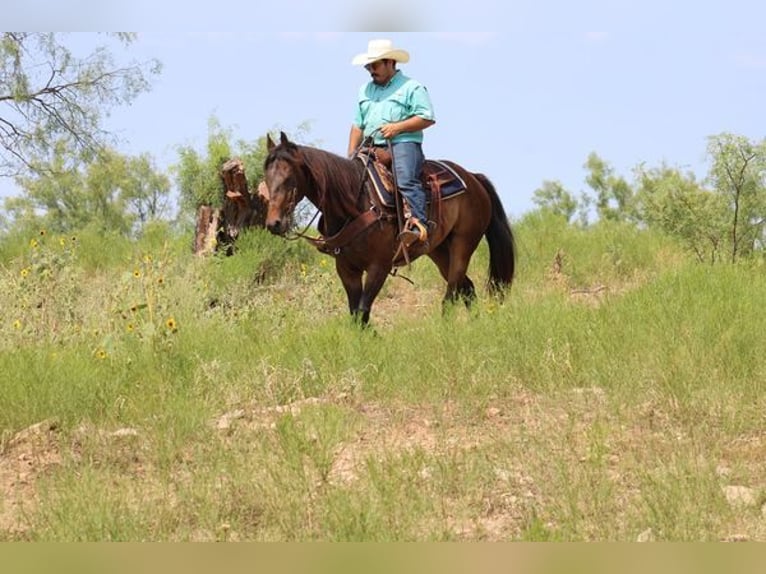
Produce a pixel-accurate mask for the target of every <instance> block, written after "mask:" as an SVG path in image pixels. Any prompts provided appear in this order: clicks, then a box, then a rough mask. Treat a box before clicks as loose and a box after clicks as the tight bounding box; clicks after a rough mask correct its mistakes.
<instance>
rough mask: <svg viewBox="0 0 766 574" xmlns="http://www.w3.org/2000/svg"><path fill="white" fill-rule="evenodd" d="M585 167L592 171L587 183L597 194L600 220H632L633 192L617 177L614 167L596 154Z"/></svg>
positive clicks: (591, 156) (622, 179) (596, 202)
mask: <svg viewBox="0 0 766 574" xmlns="http://www.w3.org/2000/svg"><path fill="white" fill-rule="evenodd" d="M583 167H585V168H586V169H587V170H589V171H590V173H589V174H588V176H587V177H586V178H585V181H586V183H587V184H588V185H589V186H590V188H591V189H592V190H593V191H595V192H596V199H595V205H596V212H597V213H598V216H599V218H601V219H605V220H612V221H626V220H628V219H630V218H631V213H630V209H631V200H632V198H633V190H632V188H631V187H630V185H629V184H628V182H626V181H625V179H624V178H622V177H619V176H617V175H615V174H614V169H613V168H612V166H611V165H609V163H608V162H606V161H604V160H603V159H601V158H600V157H599V156H598V155H597V154H596V153H595V152H591V153H590V155H588V159H587V161H586V162H585V165H584V166H583Z"/></svg>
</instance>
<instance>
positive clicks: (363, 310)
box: [357, 262, 391, 325]
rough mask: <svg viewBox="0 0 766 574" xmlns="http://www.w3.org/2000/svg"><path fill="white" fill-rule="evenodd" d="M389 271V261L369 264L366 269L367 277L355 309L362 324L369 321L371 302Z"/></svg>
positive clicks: (373, 300)
mask: <svg viewBox="0 0 766 574" xmlns="http://www.w3.org/2000/svg"><path fill="white" fill-rule="evenodd" d="M390 271H391V263H390V262H386V263H385V264H377V265H371V266H370V267H369V268H368V269H367V277H366V278H365V280H364V288H363V289H362V297H361V299H360V300H359V306H358V308H357V311H358V313H359V316H360V319H361V321H362V324H364V325H367V324H368V323H369V322H370V313H371V312H372V304H373V303H374V302H375V298H376V297H377V296H378V293H380V290H381V288H382V287H383V284H384V283H385V282H386V278H387V277H388V274H389V272H390Z"/></svg>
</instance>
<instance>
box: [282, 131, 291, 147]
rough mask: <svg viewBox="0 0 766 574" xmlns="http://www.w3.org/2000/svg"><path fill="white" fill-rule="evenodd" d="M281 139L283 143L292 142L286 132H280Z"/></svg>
mask: <svg viewBox="0 0 766 574" xmlns="http://www.w3.org/2000/svg"><path fill="white" fill-rule="evenodd" d="M279 141H280V142H281V143H282V145H287V144H288V143H290V140H288V139H287V135H286V134H285V132H279Z"/></svg>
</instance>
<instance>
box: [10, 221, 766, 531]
mask: <svg viewBox="0 0 766 574" xmlns="http://www.w3.org/2000/svg"><path fill="white" fill-rule="evenodd" d="M514 231H515V233H516V236H517V240H518V246H519V261H518V264H519V265H518V275H517V281H516V283H515V285H514V287H513V288H512V289H511V291H510V293H509V296H508V298H507V300H506V302H505V303H504V304H500V303H498V301H497V300H494V299H490V298H488V297H487V296H486V295H485V294H484V293H483V292H481V293H480V296H479V299H478V300H477V301H476V304H475V305H474V307H473V308H472V309H471V310H470V311H469V310H466V309H465V308H463V307H462V306H457V307H455V308H453V309H451V311H450V312H448V313H447V314H443V313H442V306H441V297H442V295H443V291H444V285H443V283H442V281H441V279H440V278H439V276H438V273H437V271H436V269H435V267H434V266H433V265H432V264H430V263H429V262H427V261H426V260H422V261H421V260H418V261H416V262H415V263H414V265H413V266H412V268H410V269H403V270H401V274H403V275H406V276H407V277H408V278H410V279H411V280H412V281H413V284H410V283H408V282H406V281H402V280H401V279H399V278H390V279H389V281H388V282H387V284H386V286H385V287H384V289H383V291H382V293H381V295H380V297H379V299H378V301H377V303H376V306H375V307H374V308H373V314H372V326H371V327H370V328H369V329H360V328H359V327H358V326H356V325H354V324H352V323H351V321H350V319H349V317H348V313H347V310H346V301H345V295H344V293H343V290H342V287H341V286H340V282H339V280H338V279H337V277H336V275H335V272H334V267H333V261H332V259H331V258H329V257H327V256H324V255H321V254H319V253H316V252H314V251H312V250H311V249H309V248H308V246H307V245H305V244H303V243H298V242H287V241H284V240H282V239H279V238H275V237H271V236H270V235H268V234H266V233H260V232H253V233H251V234H247V235H246V236H244V237H243V238H241V241H239V242H238V248H237V253H236V254H235V255H234V256H232V257H223V256H215V257H210V258H196V257H194V256H193V255H192V254H191V251H190V249H189V247H188V245H187V244H186V240H185V239H184V238H182V237H174V236H173V235H172V234H171V233H169V232H168V230H164V231H163V230H155V232H152V233H148V234H146V235H145V236H144V237H142V238H141V239H140V240H137V241H134V242H129V241H125V240H119V239H117V238H105V239H103V242H102V243H99V241H97V240H96V236H92V237H91V236H87V235H84V236H80V237H79V238H78V239H77V241H72V238H59V237H55V236H50V235H47V234H44V235H42V236H41V235H39V234H37V235H34V236H31V237H28V238H25V240H24V242H23V245H24V248H23V249H20V250H19V251H20V252H19V253H17V254H15V255H13V256H12V257H5V258H3V262H4V263H3V266H2V268H1V269H0V271H1V272H2V278H0V282H2V287H3V289H2V291H1V292H0V302H1V303H2V306H3V309H5V310H6V317H5V319H4V321H3V323H2V325H0V335H1V336H2V342H0V372H2V373H4V375H3V392H2V402H1V403H0V429H2V434H1V435H0V455H1V456H2V458H0V464H2V465H3V467H2V469H3V472H0V476H6V477H7V476H16V475H21V474H23V475H24V476H25V477H26V478H25V482H24V484H27V485H29V486H28V487H24V488H22V487H20V486H19V484H20V483H18V482H17V481H11V480H9V481H6V482H5V483H3V484H0V488H2V489H4V497H3V500H4V501H6V502H4V503H3V504H2V505H0V539H4V540H20V539H21V540H46V541H48V540H50V541H54V540H55V541H63V540H379V541H384V540H385V541H389V540H635V539H636V538H637V537H638V536H639V535H640V534H642V533H647V532H649V533H650V534H648V535H647V534H645V535H646V536H649V537H650V538H652V539H657V540H719V539H726V538H727V537H730V536H734V535H737V536H742V535H745V536H747V537H749V538H751V539H763V531H762V528H761V526H760V524H761V520H762V519H761V518H760V507H759V503H760V502H762V499H763V496H762V493H763V483H762V482H761V481H762V478H761V477H762V476H763V470H764V469H763V462H762V461H763V460H766V459H764V457H763V454H764V448H766V443H764V442H763V439H762V438H761V435H762V433H761V432H760V430H761V428H762V424H763V416H762V413H763V409H764V403H763V399H762V398H761V397H762V396H763V385H764V381H766V359H764V353H763V350H764V348H763V343H762V336H761V334H762V333H763V332H764V328H765V327H766V311H764V310H763V306H762V305H760V304H759V302H760V301H764V300H766V279H764V276H763V268H762V266H759V265H758V264H753V265H747V264H743V265H737V266H723V265H722V266H715V267H708V266H700V265H697V264H695V263H694V262H693V260H692V259H691V258H688V257H686V255H685V254H684V253H683V251H682V250H681V249H680V248H679V247H677V246H676V245H674V244H673V243H672V242H669V241H668V240H667V239H664V238H662V237H659V236H656V235H653V234H651V233H648V232H644V231H637V230H635V229H632V228H628V227H624V226H609V225H601V226H596V227H593V228H589V229H582V228H575V227H570V226H567V225H565V224H563V223H562V222H561V221H559V220H555V219H546V218H545V217H542V216H538V215H531V216H529V217H527V218H525V219H524V220H522V221H520V222H519V223H517V224H515V225H514ZM61 239H64V240H63V241H61ZM557 253H558V254H559V256H558V258H557ZM487 256H488V255H487V249H486V245H482V246H481V247H480V249H479V250H478V252H477V253H476V255H475V256H474V260H473V262H472V265H471V270H470V273H471V275H472V276H473V278H474V281H475V283H476V284H477V286H478V285H481V284H482V283H483V282H484V281H485V280H486V268H487ZM46 420H47V421H55V422H54V424H49V425H47V426H44V427H43V428H42V430H40V429H38V430H37V432H32V431H24V432H21V431H23V430H24V429H27V427H30V425H34V424H35V423H38V422H40V421H46ZM51 428H53V429H54V430H48V429H51ZM20 432H21V434H19V433H20ZM30 460H31V461H33V462H32V463H31V464H27V463H26V462H25V461H30ZM23 465H26V466H23ZM14 473H15V474H14ZM727 485H744V486H747V487H749V488H751V489H752V492H753V493H754V496H755V499H756V502H755V503H751V504H747V505H743V506H736V505H734V504H732V503H730V502H727V500H726V498H725V496H724V494H723V487H725V486H727ZM19 499H20V500H21V501H22V502H21V506H18V505H16V503H15V502H13V503H12V501H17V500H19ZM19 508H20V509H21V510H19Z"/></svg>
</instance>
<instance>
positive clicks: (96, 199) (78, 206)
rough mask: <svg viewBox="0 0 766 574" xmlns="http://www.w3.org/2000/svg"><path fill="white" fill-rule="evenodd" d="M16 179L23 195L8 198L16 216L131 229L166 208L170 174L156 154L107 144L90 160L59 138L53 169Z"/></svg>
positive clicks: (57, 227) (61, 224)
mask: <svg viewBox="0 0 766 574" xmlns="http://www.w3.org/2000/svg"><path fill="white" fill-rule="evenodd" d="M17 181H18V182H19V184H20V185H21V188H22V190H23V192H24V193H23V195H22V197H17V198H9V199H7V200H6V209H7V210H8V212H9V213H10V214H11V216H12V218H13V219H14V220H15V221H18V222H20V223H22V224H26V225H29V224H30V223H31V222H35V223H36V224H37V225H38V226H41V227H45V228H47V229H50V230H52V231H57V232H72V231H77V230H79V229H82V228H84V227H86V226H89V225H90V226H96V227H98V228H100V229H103V230H105V231H106V230H108V231H112V232H116V233H120V234H124V235H127V234H130V233H131V232H133V231H136V230H137V228H140V227H142V226H143V225H144V224H145V223H147V222H149V221H150V220H152V219H157V218H159V217H160V216H161V215H163V213H164V211H163V210H164V208H165V206H166V203H167V198H168V196H169V194H170V180H169V179H168V177H167V176H166V175H165V174H163V173H160V172H158V171H156V170H155V168H154V166H153V163H152V161H151V158H150V157H149V156H148V155H146V154H144V155H141V156H139V157H137V158H133V157H128V156H123V155H120V154H119V153H117V152H116V151H114V150H110V149H102V151H101V153H100V160H99V161H98V162H90V163H85V162H84V161H82V158H80V157H77V156H73V155H72V153H71V151H70V150H69V148H68V147H67V146H66V145H65V144H64V143H63V142H59V143H58V145H57V146H56V148H55V149H54V151H53V156H52V158H51V161H50V164H49V169H46V170H44V171H41V172H39V173H37V174H32V175H29V176H26V177H21V176H19V177H18V178H17Z"/></svg>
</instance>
